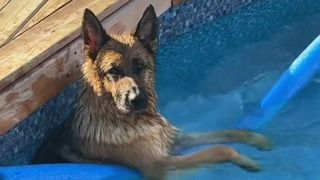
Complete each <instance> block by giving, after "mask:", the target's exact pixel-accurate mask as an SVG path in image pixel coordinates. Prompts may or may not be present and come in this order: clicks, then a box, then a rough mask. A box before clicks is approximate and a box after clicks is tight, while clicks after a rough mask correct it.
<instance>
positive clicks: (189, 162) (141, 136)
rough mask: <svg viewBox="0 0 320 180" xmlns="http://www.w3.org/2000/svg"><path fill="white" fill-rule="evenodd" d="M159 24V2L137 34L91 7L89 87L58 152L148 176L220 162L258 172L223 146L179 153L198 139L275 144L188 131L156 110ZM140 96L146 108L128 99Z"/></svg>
mask: <svg viewBox="0 0 320 180" xmlns="http://www.w3.org/2000/svg"><path fill="white" fill-rule="evenodd" d="M157 21H158V20H157V18H156V16H155V12H154V9H153V7H152V6H149V7H148V8H147V9H146V11H145V12H144V15H143V17H142V18H141V20H140V21H139V23H138V26H137V30H136V32H135V33H134V34H130V35H125V36H120V37H111V36H109V35H107V34H105V32H104V30H103V29H102V27H101V25H100V24H98V25H97V23H98V22H97V19H96V18H95V16H94V15H93V13H92V12H90V11H89V10H86V12H85V15H84V22H83V32H84V45H85V47H84V57H85V63H84V64H83V66H82V72H83V82H82V83H83V88H82V89H81V93H80V96H79V99H78V102H77V109H76V111H75V114H74V116H73V118H72V119H71V120H70V121H68V122H67V124H66V125H65V127H64V128H63V129H64V131H63V132H61V133H58V135H57V136H59V138H58V140H56V141H55V143H51V145H52V144H54V146H55V147H54V148H53V149H56V150H57V154H59V155H60V156H62V157H63V158H64V159H66V160H68V161H72V162H98V163H104V162H116V163H120V164H124V165H127V166H131V167H134V168H138V169H140V170H142V171H143V172H145V173H146V174H148V172H151V173H150V174H153V173H155V171H153V170H152V169H157V170H159V171H161V169H163V170H165V169H176V168H187V167H193V166H196V165H199V164H204V163H222V162H232V163H234V164H236V165H239V166H240V167H244V168H246V169H249V170H258V169H259V168H258V166H257V164H256V163H255V162H254V161H253V160H251V159H249V158H247V157H245V156H242V155H240V154H239V153H238V152H237V151H235V150H233V149H232V148H229V147H225V146H222V147H217V148H210V149H208V150H206V151H202V152H199V153H196V154H193V155H186V156H173V153H174V150H176V148H177V147H178V148H188V147H192V146H197V145H199V144H215V143H224V142H242V143H247V144H249V145H252V146H255V147H257V148H259V149H269V148H270V145H271V144H270V142H269V141H268V140H267V139H266V138H264V137H263V136H262V135H259V134H256V133H251V132H244V131H236V130H234V131H233V130H231V131H223V132H217V133H209V134H198V135H182V134H181V132H180V131H179V130H178V129H176V128H175V127H174V126H173V125H172V124H170V122H168V121H167V120H166V119H165V118H164V117H163V116H162V115H161V114H160V113H159V112H158V110H157V97H156V92H155V87H154V85H155V72H156V67H155V54H156V48H157V33H158V32H157V31H158V22H157ZM99 26H100V27H99ZM137 59H138V60H139V61H141V62H139V63H142V64H143V66H144V67H143V68H144V69H143V73H142V74H138V73H135V72H134V71H135V70H134V69H135V66H136V64H135V63H136V62H135V61H137ZM114 66H117V67H118V68H121V71H123V72H121V73H123V74H124V75H123V76H121V77H120V76H119V77H118V76H115V75H114V74H112V73H110V71H111V69H112V68H113V67H114ZM118 73H119V72H118ZM142 93H144V96H143V98H142V99H145V100H146V102H147V106H146V107H145V108H143V109H138V110H135V109H134V108H135V107H134V106H133V104H130V101H132V102H133V101H135V99H136V98H137V97H138V96H139V95H141V94H142ZM123 101H126V102H125V103H124V102H123ZM127 101H128V102H127ZM128 104H129V105H130V106H129V105H128ZM122 106H123V107H122Z"/></svg>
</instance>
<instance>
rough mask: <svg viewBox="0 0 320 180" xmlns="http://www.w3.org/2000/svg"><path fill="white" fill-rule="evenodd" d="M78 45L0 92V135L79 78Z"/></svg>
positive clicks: (79, 47)
mask: <svg viewBox="0 0 320 180" xmlns="http://www.w3.org/2000/svg"><path fill="white" fill-rule="evenodd" d="M81 42H82V41H80V38H78V39H77V41H75V42H73V43H71V44H70V46H68V47H67V48H65V49H63V50H61V51H60V52H58V53H57V54H55V55H54V56H52V57H51V58H49V59H48V60H47V61H45V62H43V63H41V64H40V65H39V66H37V67H36V68H34V69H33V70H31V71H29V72H28V73H27V74H26V75H25V76H24V77H22V78H20V79H19V80H18V81H16V83H15V84H12V85H10V86H9V87H7V88H6V89H4V90H3V91H2V92H1V95H0V135H1V134H4V133H5V132H7V131H8V130H9V129H11V128H12V127H14V126H15V125H16V124H17V123H18V122H20V121H21V120H23V119H25V118H26V117H28V116H29V115H30V114H31V113H32V112H34V111H35V110H36V109H38V108H39V107H40V106H41V105H42V104H44V103H45V102H46V101H48V100H49V99H50V98H52V97H53V96H55V95H56V94H57V93H58V92H60V91H61V90H62V89H63V88H64V87H65V86H67V85H68V84H70V83H71V82H72V81H74V80H75V79H77V78H78V77H79V72H80V70H79V68H80V66H81V65H80V64H81V62H82V53H81V51H80V50H81V45H82V44H81ZM75 50H76V51H75Z"/></svg>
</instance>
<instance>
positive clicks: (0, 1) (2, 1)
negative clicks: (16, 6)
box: [0, 0, 11, 11]
mask: <svg viewBox="0 0 320 180" xmlns="http://www.w3.org/2000/svg"><path fill="white" fill-rule="evenodd" d="M10 1H11V0H0V11H1V10H2V8H4V7H5V6H6V5H7V4H8V3H9V2H10Z"/></svg>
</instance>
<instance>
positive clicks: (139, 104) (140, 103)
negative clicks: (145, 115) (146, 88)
mask: <svg viewBox="0 0 320 180" xmlns="http://www.w3.org/2000/svg"><path fill="white" fill-rule="evenodd" d="M131 104H132V108H133V110H136V111H139V110H143V109H146V107H147V105H148V103H147V98H146V95H145V93H142V92H140V94H139V95H138V96H137V97H136V98H135V99H133V100H132V101H131Z"/></svg>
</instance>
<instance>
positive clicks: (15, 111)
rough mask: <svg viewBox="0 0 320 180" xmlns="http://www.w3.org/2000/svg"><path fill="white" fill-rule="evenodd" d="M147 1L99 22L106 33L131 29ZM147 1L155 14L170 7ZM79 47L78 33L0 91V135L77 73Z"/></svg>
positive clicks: (80, 59)
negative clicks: (70, 40) (76, 36)
mask: <svg viewBox="0 0 320 180" xmlns="http://www.w3.org/2000/svg"><path fill="white" fill-rule="evenodd" d="M149 3H150V2H149V0H139V1H131V2H130V3H128V4H127V5H125V6H124V7H122V8H121V9H120V10H119V11H117V12H115V13H113V14H112V15H111V16H109V17H108V18H106V19H104V20H103V22H102V24H103V26H104V28H105V29H107V30H108V32H109V34H114V33H115V34H119V33H122V32H131V31H132V30H133V29H135V27H136V23H137V21H138V20H139V19H140V17H141V15H142V12H143V11H144V9H145V7H146V6H148V5H149ZM151 3H152V4H153V5H154V6H155V10H156V11H157V14H158V15H159V14H161V13H162V12H164V11H165V10H166V9H168V8H169V7H170V3H171V2H170V0H163V1H158V0H152V1H151ZM128 15H129V16H128ZM132 21H133V22H132ZM124 24H125V25H126V26H124ZM81 47H82V39H81V38H80V37H78V38H77V39H75V40H74V41H72V42H71V43H69V44H68V45H67V46H66V47H64V48H63V49H61V50H59V51H58V52H57V53H56V54H55V55H53V56H51V57H49V58H48V59H46V60H45V61H44V62H42V63H41V64H40V65H38V66H37V67H35V68H34V69H32V70H31V71H29V72H28V73H27V74H25V75H24V76H23V77H21V78H19V79H17V80H16V81H15V82H14V83H12V84H11V85H10V86H8V87H7V88H5V89H3V90H2V91H1V92H0V135H1V134H4V133H6V132H7V131H8V130H10V129H11V128H12V127H14V126H15V125H16V124H17V123H19V122H20V121H22V120H23V119H25V118H26V117H28V116H29V115H30V114H31V113H32V112H34V111H36V110H37V109H38V108H39V107H41V106H42V105H43V104H44V103H45V102H47V101H48V100H49V99H50V98H52V97H53V96H55V95H56V94H58V93H59V92H60V91H61V90H62V89H63V88H64V87H65V86H66V85H68V84H70V83H71V82H72V81H74V80H75V79H78V78H80V77H81V76H80V75H81V74H80V69H79V68H80V67H79V66H80V65H81V64H82V62H83V57H82V52H81V51H82V49H81Z"/></svg>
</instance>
